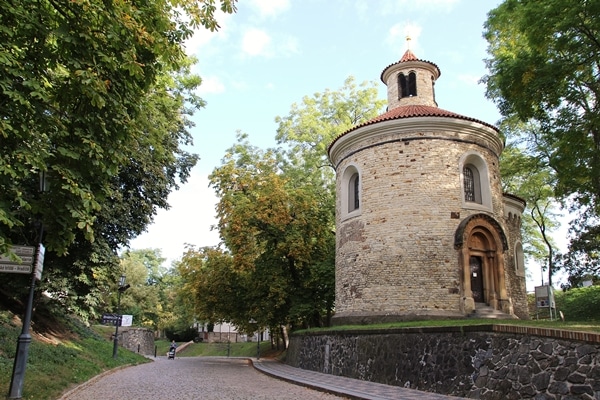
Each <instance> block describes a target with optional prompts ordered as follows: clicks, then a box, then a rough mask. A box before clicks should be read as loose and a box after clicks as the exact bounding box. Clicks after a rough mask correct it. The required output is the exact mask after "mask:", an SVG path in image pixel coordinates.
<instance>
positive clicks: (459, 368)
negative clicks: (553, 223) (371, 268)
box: [286, 325, 600, 400]
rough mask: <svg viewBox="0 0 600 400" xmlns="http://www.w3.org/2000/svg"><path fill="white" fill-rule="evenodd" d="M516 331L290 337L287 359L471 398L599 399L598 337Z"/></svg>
mask: <svg viewBox="0 0 600 400" xmlns="http://www.w3.org/2000/svg"><path fill="white" fill-rule="evenodd" d="M513 328H515V329H512V328H510V327H508V328H507V326H504V327H501V328H498V327H497V326H494V325H485V326H476V327H473V326H471V327H469V326H465V327H453V328H446V327H444V328H414V329H413V328H405V329H393V330H391V329H390V330H379V331H372V330H371V331H362V330H355V331H351V332H348V331H346V332H342V331H338V332H335V333H332V332H328V333H321V334H313V333H311V334H300V335H293V336H292V337H291V340H290V346H289V348H288V351H287V356H286V357H287V358H286V362H287V363H288V364H290V365H292V366H294V367H299V368H303V369H308V370H313V371H318V372H323V373H328V374H333V375H339V376H346V377H350V378H355V379H361V380H367V381H372V382H379V383H384V384H388V385H395V386H403V387H408V388H412V389H418V390H423V391H429V392H436V393H443V394H449V395H454V396H460V397H468V398H474V399H526V398H536V399H556V400H567V399H590V400H592V399H596V400H598V399H600V335H594V334H586V335H584V336H581V337H580V336H577V335H575V336H577V337H576V338H575V339H565V338H564V337H563V336H565V335H561V334H553V333H555V332H546V335H545V336H544V335H540V334H541V333H543V332H540V331H551V330H539V329H529V328H523V327H513ZM511 331H513V332H511ZM520 331H525V332H524V333H522V332H520ZM581 339H583V340H581Z"/></svg>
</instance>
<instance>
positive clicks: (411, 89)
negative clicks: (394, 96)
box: [408, 72, 417, 96]
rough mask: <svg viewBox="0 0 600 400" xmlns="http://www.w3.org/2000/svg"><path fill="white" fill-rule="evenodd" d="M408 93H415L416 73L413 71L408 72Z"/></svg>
mask: <svg viewBox="0 0 600 400" xmlns="http://www.w3.org/2000/svg"><path fill="white" fill-rule="evenodd" d="M408 95H409V96H416V95H417V74H416V73H415V72H411V73H410V74H408Z"/></svg>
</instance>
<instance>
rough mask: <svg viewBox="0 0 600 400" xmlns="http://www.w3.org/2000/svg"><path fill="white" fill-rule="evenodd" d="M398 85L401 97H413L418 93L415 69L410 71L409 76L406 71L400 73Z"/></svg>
mask: <svg viewBox="0 0 600 400" xmlns="http://www.w3.org/2000/svg"><path fill="white" fill-rule="evenodd" d="M398 86H399V88H400V90H398V93H399V94H400V97H399V98H401V99H402V98H404V97H412V96H416V95H417V74H416V72H414V71H411V72H409V74H408V78H407V77H406V75H404V73H402V72H401V73H399V74H398Z"/></svg>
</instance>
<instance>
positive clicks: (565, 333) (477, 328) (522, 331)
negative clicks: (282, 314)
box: [292, 324, 600, 343]
mask: <svg viewBox="0 0 600 400" xmlns="http://www.w3.org/2000/svg"><path fill="white" fill-rule="evenodd" d="M463 332H497V333H509V334H517V335H528V336H541V337H548V338H554V339H564V340H573V341H580V342H587V343H600V333H595V332H584V331H572V330H566V329H555V328H540V327H533V326H520V325H505V324H481V325H455V326H420V327H402V328H356V329H343V330H342V329H327V330H318V331H303V332H293V333H292V335H293V336H296V335H297V336H320V335H328V334H331V335H337V336H358V335H381V334H403V333H404V334H414V333H463Z"/></svg>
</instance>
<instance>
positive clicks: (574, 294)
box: [555, 286, 600, 322]
mask: <svg viewBox="0 0 600 400" xmlns="http://www.w3.org/2000/svg"><path fill="white" fill-rule="evenodd" d="M555 298H556V308H557V309H558V310H560V311H562V312H563V314H564V315H565V320H567V321H596V322H600V314H598V310H599V309H600V286H588V287H585V288H575V289H570V290H567V291H564V292H556V293H555Z"/></svg>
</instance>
